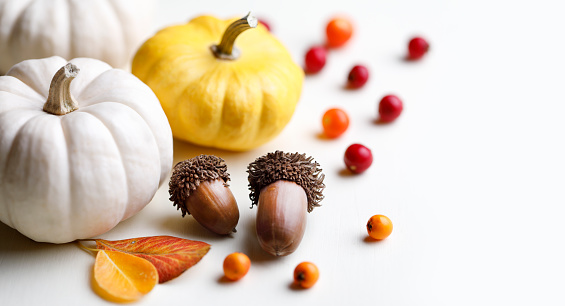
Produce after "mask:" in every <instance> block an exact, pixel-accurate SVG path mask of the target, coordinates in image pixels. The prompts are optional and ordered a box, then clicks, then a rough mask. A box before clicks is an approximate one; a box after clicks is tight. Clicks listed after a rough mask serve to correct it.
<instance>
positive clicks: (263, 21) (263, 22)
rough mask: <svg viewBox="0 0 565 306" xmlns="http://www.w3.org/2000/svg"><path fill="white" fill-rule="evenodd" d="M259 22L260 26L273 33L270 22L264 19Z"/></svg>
mask: <svg viewBox="0 0 565 306" xmlns="http://www.w3.org/2000/svg"><path fill="white" fill-rule="evenodd" d="M257 21H259V23H260V24H262V25H263V26H264V27H265V28H267V31H269V32H271V26H270V25H269V23H268V22H266V21H265V20H263V19H258V20H257Z"/></svg>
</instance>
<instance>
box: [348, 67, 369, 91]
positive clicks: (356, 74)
mask: <svg viewBox="0 0 565 306" xmlns="http://www.w3.org/2000/svg"><path fill="white" fill-rule="evenodd" d="M367 80H369V69H367V67H365V66H362V65H357V66H354V67H353V68H352V69H351V71H350V72H349V75H348V76H347V87H349V88H361V87H363V85H365V83H367Z"/></svg>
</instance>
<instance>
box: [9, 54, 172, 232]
mask: <svg viewBox="0 0 565 306" xmlns="http://www.w3.org/2000/svg"><path fill="white" fill-rule="evenodd" d="M61 67H63V68H61ZM78 69H80V72H78V75H76V74H77V70H78ZM54 75H55V76H54ZM75 75H76V78H75ZM52 79H53V82H52ZM73 79H74V81H73ZM71 81H72V82H71ZM46 101H48V103H46ZM61 105H62V106H63V107H61ZM44 109H46V110H47V111H45V110H44ZM72 109H76V110H74V111H72ZM53 113H59V114H58V115H57V114H53ZM172 159H173V140H172V132H171V128H170V126H169V123H168V121H167V118H166V116H165V113H164V112H163V109H162V108H161V105H160V104H159V101H158V99H157V97H156V96H155V94H153V92H152V91H151V89H150V88H149V87H147V86H146V85H145V84H144V83H142V82H141V81H140V80H139V79H137V78H136V77H135V76H133V75H132V74H130V73H128V72H125V71H123V70H118V69H112V68H111V67H110V66H109V65H108V64H106V63H103V62H101V61H98V60H94V59H87V58H77V59H73V60H71V61H70V62H69V64H67V61H66V60H64V59H63V58H61V57H50V58H46V59H39V60H27V61H24V62H21V63H19V64H17V65H15V66H14V67H12V69H10V70H9V71H8V73H7V75H6V76H0V221H2V222H3V223H5V224H7V225H9V226H11V227H13V228H15V229H17V230H18V231H19V232H21V233H22V234H24V235H26V236H28V237H29V238H31V239H33V240H36V241H42V242H54V243H64V242H69V241H73V240H75V239H82V238H89V237H93V236H96V235H100V234H102V233H104V232H106V231H108V230H110V229H112V228H113V227H114V226H116V225H117V224H118V223H119V222H120V221H122V220H124V219H126V218H128V217H130V216H132V215H134V214H135V213H137V212H138V211H140V210H141V209H142V208H143V207H145V206H146V205H147V204H148V203H149V202H150V201H151V199H152V198H153V196H154V195H155V193H156V191H157V189H158V187H159V185H160V184H161V183H163V182H164V181H165V180H166V178H167V177H168V174H169V171H170V169H171V167H172Z"/></svg>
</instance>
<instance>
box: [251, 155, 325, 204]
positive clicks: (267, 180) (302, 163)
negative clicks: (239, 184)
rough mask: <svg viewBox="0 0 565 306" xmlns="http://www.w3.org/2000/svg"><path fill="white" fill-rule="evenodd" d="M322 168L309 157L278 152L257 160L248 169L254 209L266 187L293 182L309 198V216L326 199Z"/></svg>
mask: <svg viewBox="0 0 565 306" xmlns="http://www.w3.org/2000/svg"><path fill="white" fill-rule="evenodd" d="M319 167H320V164H318V163H317V162H316V161H314V158H313V157H306V154H299V153H285V152H283V151H275V152H274V153H267V154H266V155H264V156H261V157H259V158H257V159H256V160H255V161H254V162H252V163H250V164H249V166H247V173H249V177H248V180H249V190H250V191H251V192H250V193H249V198H250V199H251V207H253V205H257V204H258V201H259V194H260V193H261V189H263V187H265V186H267V185H269V184H271V183H274V182H276V181H278V180H286V181H291V182H294V183H296V184H298V185H299V186H301V187H302V189H304V191H305V192H306V197H307V198H308V212H311V211H312V210H313V209H314V207H318V206H321V205H320V204H319V202H320V201H322V199H324V195H323V194H322V191H323V190H324V188H325V187H326V185H324V183H323V181H324V174H323V173H322V169H321V168H319Z"/></svg>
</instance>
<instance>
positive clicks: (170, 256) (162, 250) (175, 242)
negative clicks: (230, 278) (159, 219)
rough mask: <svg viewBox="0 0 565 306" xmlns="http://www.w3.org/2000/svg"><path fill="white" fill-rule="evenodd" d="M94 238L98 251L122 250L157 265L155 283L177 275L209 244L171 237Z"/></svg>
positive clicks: (200, 257) (205, 251) (205, 250)
mask: <svg viewBox="0 0 565 306" xmlns="http://www.w3.org/2000/svg"><path fill="white" fill-rule="evenodd" d="M94 241H95V242H96V247H97V248H98V249H100V250H109V251H118V252H123V253H127V254H131V255H135V256H137V257H141V258H143V259H146V260H148V261H150V262H151V263H152V264H153V265H154V266H155V268H157V272H158V273H159V283H164V282H166V281H169V280H171V279H173V278H176V277H177V276H179V275H181V274H182V273H183V272H184V271H186V270H187V269H188V268H190V267H192V266H194V265H195V264H197V263H198V262H199V261H200V259H202V257H204V255H206V253H208V251H209V250H210V245H209V244H207V243H205V242H202V241H193V240H187V239H182V238H177V237H171V236H154V237H143V238H133V239H125V240H117V241H110V240H103V239H94Z"/></svg>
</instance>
